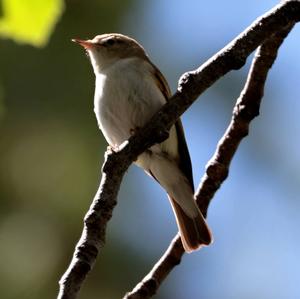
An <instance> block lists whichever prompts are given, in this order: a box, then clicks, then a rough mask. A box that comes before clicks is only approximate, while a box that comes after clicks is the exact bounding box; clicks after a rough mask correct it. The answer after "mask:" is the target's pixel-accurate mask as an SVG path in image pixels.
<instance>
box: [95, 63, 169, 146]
mask: <svg viewBox="0 0 300 299" xmlns="http://www.w3.org/2000/svg"><path fill="white" fill-rule="evenodd" d="M150 67H152V66H151V65H150V64H148V63H145V62H144V61H142V60H140V59H138V58H127V59H122V60H119V61H118V62H116V63H114V64H113V65H112V66H110V67H109V68H107V69H106V70H105V72H103V73H100V74H97V76H96V90H95V98H94V105H95V113H96V117H97V120H98V124H99V127H100V129H101V130H102V132H103V135H104V136H105V138H106V140H107V142H108V143H109V144H110V145H112V146H115V145H120V144H121V143H122V142H123V141H125V140H126V139H128V138H129V137H130V135H131V134H132V132H134V131H135V130H137V129H138V128H140V127H142V126H144V125H145V124H146V122H147V121H148V120H149V119H150V118H151V117H152V116H153V114H154V113H155V112H156V111H158V110H159V109H160V108H161V106H162V105H163V104H164V103H165V102H166V100H165V98H164V96H163V95H162V93H161V92H160V90H159V89H158V87H157V86H156V85H155V81H154V80H153V78H152V75H151V72H150Z"/></svg>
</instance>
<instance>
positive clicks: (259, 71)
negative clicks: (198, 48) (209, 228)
mask: <svg viewBox="0 0 300 299" xmlns="http://www.w3.org/2000/svg"><path fill="white" fill-rule="evenodd" d="M292 27H293V25H290V26H288V27H287V28H285V29H284V30H282V31H281V32H279V33H278V34H275V35H274V36H272V37H271V38H270V39H269V40H267V41H266V42H265V43H263V44H262V46H260V47H259V48H258V50H257V51H256V54H255V57H254V58H253V61H252V65H251V68H250V71H249V74H248V78H247V81H246V84H245V86H244V89H243V90H242V92H241V94H240V97H239V98H238V99H237V102H236V105H235V107H234V109H233V115H232V119H231V122H230V124H229V126H228V128H227V130H226V132H225V133H224V135H223V137H222V138H221V139H220V141H219V143H218V146H217V149H216V151H215V153H214V155H213V156H212V158H211V159H210V161H209V162H208V164H207V166H206V173H205V175H204V176H203V178H202V180H201V182H200V184H199V187H198V190H197V192H196V198H197V203H198V205H199V207H200V208H201V211H202V213H203V214H204V215H206V214H207V209H208V206H209V203H210V201H211V199H212V198H213V196H214V194H215V192H216V191H217V190H218V189H219V188H220V186H221V184H222V183H223V182H224V180H225V179H226V178H227V175H228V172H229V167H230V162H231V160H232V158H233V156H234V154H235V152H236V150H237V148H238V146H239V144H240V142H241V140H242V139H243V138H244V137H246V136H247V135H248V132H249V125H250V122H251V120H253V119H254V118H255V117H256V116H258V115H259V107H260V103H261V99H262V97H263V93H264V86H265V82H266V79H267V74H268V72H269V70H270V68H271V66H272V64H273V62H274V61H275V59H276V56H277V51H278V48H279V47H280V45H281V44H282V42H283V40H284V39H285V37H286V36H287V35H288V33H289V32H290V30H291V29H292ZM183 254H184V249H183V247H182V245H181V241H180V236H179V235H178V234H177V235H176V236H175V237H174V238H173V240H172V242H171V244H170V245H169V247H168V249H167V250H166V252H165V253H164V255H163V256H162V257H161V258H160V260H159V261H158V262H157V263H156V264H155V266H154V267H153V269H152V270H151V271H150V273H149V274H148V275H147V276H145V278H144V279H143V280H142V281H141V282H140V283H139V284H138V285H137V286H136V287H135V288H134V289H133V290H132V292H130V293H127V294H126V295H125V297H124V299H146V298H150V297H151V296H152V295H154V294H155V293H156V291H157V289H158V288H159V286H160V284H161V283H162V282H163V280H164V279H165V278H166V276H167V275H168V274H169V273H170V272H171V270H172V269H173V268H174V267H175V266H177V265H178V264H179V263H180V261H181V257H182V255H183Z"/></svg>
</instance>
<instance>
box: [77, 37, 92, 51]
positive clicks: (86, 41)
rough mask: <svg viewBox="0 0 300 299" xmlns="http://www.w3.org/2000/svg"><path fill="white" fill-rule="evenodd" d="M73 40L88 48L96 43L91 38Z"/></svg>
mask: <svg viewBox="0 0 300 299" xmlns="http://www.w3.org/2000/svg"><path fill="white" fill-rule="evenodd" d="M72 42H74V43H77V44H79V45H80V46H82V47H84V48H85V49H86V50H88V49H91V48H93V46H94V44H93V42H92V41H91V40H89V39H88V40H83V39H78V38H73V39H72Z"/></svg>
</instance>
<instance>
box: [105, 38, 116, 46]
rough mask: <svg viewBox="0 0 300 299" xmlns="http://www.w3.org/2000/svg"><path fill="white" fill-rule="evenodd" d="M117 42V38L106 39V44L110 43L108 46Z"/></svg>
mask: <svg viewBox="0 0 300 299" xmlns="http://www.w3.org/2000/svg"><path fill="white" fill-rule="evenodd" d="M115 42H116V40H115V39H113V38H110V39H108V40H106V41H105V43H104V44H105V45H108V46H112V45H113V44H114V43H115Z"/></svg>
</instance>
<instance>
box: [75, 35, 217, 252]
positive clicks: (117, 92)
mask: <svg viewBox="0 0 300 299" xmlns="http://www.w3.org/2000/svg"><path fill="white" fill-rule="evenodd" d="M72 41H73V42H75V43H77V44H79V45H81V46H82V47H83V48H84V49H85V52H86V53H87V55H88V57H89V58H90V62H91V65H92V68H93V71H94V73H95V77H96V82H95V94H94V112H95V114H96V118H97V122H98V125H99V128H100V130H101V131H102V133H103V135H104V137H105V139H106V140H107V142H108V144H109V146H110V147H111V148H112V149H116V150H117V149H118V147H119V146H120V145H121V144H122V143H123V142H124V141H126V140H127V139H128V138H129V137H130V136H132V134H134V133H135V132H137V130H139V129H140V128H142V127H143V126H144V125H145V124H146V123H147V122H149V121H150V119H151V117H152V116H153V115H154V114H155V113H156V112H157V111H158V110H160V109H161V107H162V106H163V105H164V104H166V102H167V101H168V100H169V99H170V97H171V91H170V88H169V85H168V83H167V81H166V79H165V78H164V76H163V75H162V73H161V72H160V70H159V69H158V68H157V67H156V66H155V65H154V64H153V63H152V62H151V60H150V58H149V56H148V54H147V53H146V51H145V49H144V48H143V47H142V45H140V44H139V43H138V42H137V41H136V40H135V39H133V38H131V37H129V36H126V35H123V34H120V33H105V34H101V35H97V36H95V37H94V38H93V39H78V38H75V39H72ZM134 163H135V164H136V165H138V166H139V167H141V168H142V169H144V171H145V172H146V173H147V174H148V175H150V176H151V177H153V178H154V179H155V180H156V181H157V182H158V183H159V184H160V185H161V186H162V188H163V189H165V191H166V193H167V196H168V198H169V201H170V203H171V207H172V209H173V212H174V215H175V218H176V222H177V226H178V230H179V234H180V237H181V242H182V245H183V248H184V250H185V251H186V252H188V253H190V252H193V251H195V250H197V249H199V248H201V247H202V246H207V245H209V244H210V243H211V242H212V234H211V231H210V229H209V227H208V225H207V223H206V220H205V218H204V217H203V215H202V213H201V211H200V209H199V207H198V206H197V203H196V201H195V198H194V183H193V173H192V164H191V158H190V155H189V151H188V147H187V143H186V140H185V135H184V131H183V126H182V123H181V120H180V119H178V120H177V121H176V123H175V124H174V125H173V126H172V127H171V129H170V131H169V137H168V138H167V139H166V140H165V141H163V142H162V143H160V144H155V145H153V146H151V147H150V148H149V149H147V150H146V151H145V152H143V153H142V154H140V155H139V156H138V158H137V160H136V161H135V162H134Z"/></svg>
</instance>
